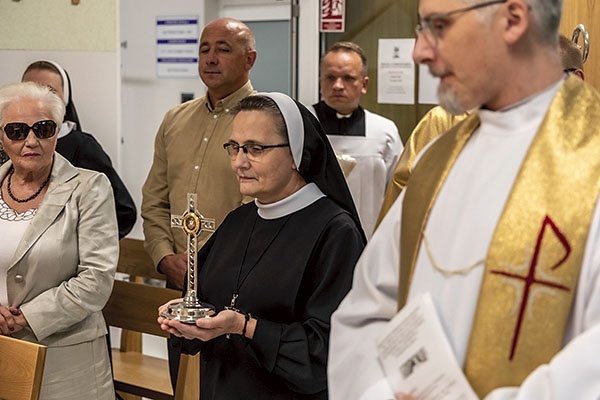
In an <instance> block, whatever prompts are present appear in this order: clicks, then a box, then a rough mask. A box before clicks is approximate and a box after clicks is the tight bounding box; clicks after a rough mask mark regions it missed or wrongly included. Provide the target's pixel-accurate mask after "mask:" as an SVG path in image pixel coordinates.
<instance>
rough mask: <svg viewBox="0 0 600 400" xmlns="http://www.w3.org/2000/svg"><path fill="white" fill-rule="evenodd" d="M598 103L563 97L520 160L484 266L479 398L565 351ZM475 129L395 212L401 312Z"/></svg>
mask: <svg viewBox="0 0 600 400" xmlns="http://www.w3.org/2000/svg"><path fill="white" fill-rule="evenodd" d="M599 102H600V96H599V95H598V93H597V92H595V91H594V90H593V89H592V88H591V87H590V86H588V85H586V84H584V83H583V82H582V81H581V80H579V79H578V78H576V77H570V78H568V79H567V81H566V82H565V84H564V85H563V86H562V87H561V88H560V90H559V92H558V93H557V95H556V96H555V98H554V99H553V101H552V104H551V106H550V111H549V112H548V113H547V115H546V117H545V118H544V120H543V121H542V125H541V126H540V129H539V131H538V133H537V134H536V137H535V138H534V140H533V143H532V145H531V146H530V148H529V151H528V153H527V155H526V157H525V160H524V162H523V165H522V166H521V170H520V171H519V173H518V176H517V179H516V182H515V185H514V187H513V189H512V192H511V194H510V196H509V199H508V202H507V204H506V206H505V208H504V211H503V213H502V216H501V218H500V221H499V223H498V226H497V227H496V230H495V232H494V235H493V238H492V242H491V244H490V249H489V253H488V254H487V256H486V262H485V272H484V278H483V282H482V284H481V288H480V292H479V300H478V304H477V310H476V312H475V318H474V321H473V326H472V329H471V337H470V341H469V347H468V350H467V354H466V361H465V366H464V369H465V374H466V376H467V378H468V380H469V382H470V383H471V385H472V386H473V388H474V389H475V391H476V392H477V394H478V395H479V396H481V397H484V396H485V395H486V394H488V393H489V392H490V391H491V390H493V389H494V388H497V387H502V386H519V385H520V384H521V382H522V381H523V379H524V378H525V377H526V376H527V375H528V374H529V373H530V372H531V371H532V370H533V369H534V368H536V367H537V366H539V365H540V364H543V363H547V362H548V361H549V360H550V359H551V357H552V356H553V355H554V354H556V353H557V352H558V351H559V350H560V349H561V346H562V341H563V336H564V332H565V328H566V325H567V322H568V318H569V313H570V309H571V303H572V301H573V296H574V294H575V290H576V285H577V280H578V276H579V270H580V267H581V263H582V260H583V255H584V252H585V244H586V240H587V236H588V231H589V228H590V222H591V219H592V214H593V212H594V209H595V206H596V202H597V200H598V194H599V192H600V135H599V134H598V131H597V130H598V127H599V126H600V107H599V106H598V104H599ZM478 126H479V118H478V117H477V115H476V114H475V115H471V116H469V117H468V118H467V119H466V120H465V121H464V122H463V123H462V124H460V125H458V126H457V127H455V128H454V129H452V130H451V131H449V132H448V133H447V134H445V135H443V136H441V137H440V139H439V140H438V142H437V143H436V144H435V145H434V146H432V147H431V148H430V149H429V150H428V151H427V152H426V153H425V154H424V155H423V157H422V159H421V160H420V161H419V163H418V164H417V166H416V168H415V170H414V172H413V175H412V176H411V182H412V183H413V184H412V185H408V186H407V189H406V194H405V196H406V197H405V199H404V206H403V209H402V227H401V229H402V233H401V243H400V255H401V256H400V282H399V307H402V306H403V305H404V304H405V303H406V298H407V295H408V290H409V285H410V282H411V280H412V276H413V270H414V266H415V262H416V259H417V255H418V251H419V247H420V243H421V239H422V233H423V230H424V227H425V225H426V223H427V219H428V217H429V213H430V211H431V208H432V206H433V204H434V203H435V199H436V197H437V195H438V193H439V190H440V188H441V187H442V185H443V183H444V181H445V179H446V177H447V175H448V173H449V171H450V169H451V168H452V165H453V164H454V162H455V161H456V159H457V157H458V155H459V154H460V152H461V150H462V149H463V147H464V145H465V144H466V143H467V141H468V139H469V138H470V136H471V134H472V133H473V132H474V131H475V130H476V129H477V127H478Z"/></svg>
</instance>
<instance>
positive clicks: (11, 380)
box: [0, 335, 46, 400]
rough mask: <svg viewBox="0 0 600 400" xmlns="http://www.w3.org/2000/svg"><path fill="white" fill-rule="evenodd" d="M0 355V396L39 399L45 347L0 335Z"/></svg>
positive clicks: (0, 397)
mask: <svg viewBox="0 0 600 400" xmlns="http://www.w3.org/2000/svg"><path fill="white" fill-rule="evenodd" d="M0 354H1V356H0V399H3V400H37V399H39V397H40V389H41V387H42V376H43V372H44V363H45V361H46V346H42V345H40V344H37V343H31V342H26V341H24V340H19V339H15V338H12V337H10V336H3V335H0Z"/></svg>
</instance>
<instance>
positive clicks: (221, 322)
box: [157, 299, 245, 342]
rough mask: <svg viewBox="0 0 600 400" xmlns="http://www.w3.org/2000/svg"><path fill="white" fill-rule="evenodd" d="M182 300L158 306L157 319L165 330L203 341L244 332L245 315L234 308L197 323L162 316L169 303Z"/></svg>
mask: <svg viewBox="0 0 600 400" xmlns="http://www.w3.org/2000/svg"><path fill="white" fill-rule="evenodd" d="M180 301H182V299H175V300H171V301H169V302H168V303H166V304H163V305H162V306H160V307H159V308H158V319H157V321H158V323H159V324H160V328H161V329H162V330H163V331H167V332H169V333H170V334H172V335H174V336H177V337H183V338H185V339H200V340H202V341H203V342H206V341H209V340H211V339H214V338H216V337H219V336H222V335H226V334H228V333H229V334H234V335H241V334H242V331H243V329H244V322H245V317H244V315H243V314H240V313H238V312H235V311H233V310H223V311H221V312H219V313H218V314H216V315H214V316H210V317H207V318H200V319H198V320H197V321H196V323H195V324H185V323H183V322H180V321H177V320H173V319H168V318H165V317H163V316H162V314H163V313H164V312H166V311H167V307H168V306H169V304H171V303H174V302H180Z"/></svg>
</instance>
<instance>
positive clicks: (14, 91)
mask: <svg viewBox="0 0 600 400" xmlns="http://www.w3.org/2000/svg"><path fill="white" fill-rule="evenodd" d="M23 100H33V101H37V102H38V104H40V105H41V106H43V107H44V108H45V109H46V110H47V111H48V112H49V113H50V115H51V117H52V120H53V121H54V122H56V124H57V125H58V126H60V125H61V124H62V121H63V118H64V116H65V103H64V101H63V99H61V98H60V97H59V96H58V95H57V94H56V93H55V92H54V91H53V90H52V89H51V88H49V87H48V86H44V85H40V84H37V83H35V82H19V83H11V84H9V85H6V86H3V87H2V88H0V126H2V125H4V123H3V118H4V111H5V110H6V108H7V107H8V106H10V105H11V104H13V103H15V102H18V101H23Z"/></svg>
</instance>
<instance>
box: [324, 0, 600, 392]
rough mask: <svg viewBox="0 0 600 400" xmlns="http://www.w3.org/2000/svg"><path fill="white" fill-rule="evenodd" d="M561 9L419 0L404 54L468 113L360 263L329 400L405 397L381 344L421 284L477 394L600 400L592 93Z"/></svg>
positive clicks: (557, 5)
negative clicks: (561, 43)
mask: <svg viewBox="0 0 600 400" xmlns="http://www.w3.org/2000/svg"><path fill="white" fill-rule="evenodd" d="M561 8H562V1H561V0H495V1H486V2H482V1H480V0H478V1H475V0H420V2H419V16H420V24H419V25H418V27H417V41H416V44H415V49H414V53H413V57H414V59H415V61H416V62H418V63H421V64H425V65H427V66H428V67H429V69H430V71H431V72H432V73H433V74H434V75H436V76H439V77H440V78H441V79H440V86H439V88H438V95H439V100H440V104H441V105H442V106H444V108H446V109H447V110H448V111H450V112H453V113H460V112H462V110H467V109H468V110H471V109H475V111H474V112H473V113H471V114H470V115H469V117H468V118H466V119H465V120H464V121H463V122H461V123H459V124H458V125H456V126H455V127H454V128H453V129H452V130H450V131H449V132H448V133H447V134H445V135H442V136H440V137H439V138H438V139H437V140H435V141H434V142H432V143H431V144H430V145H429V146H427V147H426V148H425V149H424V150H423V151H422V152H421V153H420V154H419V156H418V159H417V161H416V165H415V168H414V170H413V172H412V175H411V177H410V179H409V181H408V185H407V187H406V189H405V190H404V191H403V192H402V193H401V194H400V197H399V198H398V199H397V201H396V202H395V203H394V205H393V206H392V208H391V209H390V211H389V212H388V214H387V216H386V217H385V218H384V220H383V221H382V223H381V225H380V226H379V228H378V229H377V230H376V231H375V234H374V236H373V238H372V239H371V240H370V242H369V244H368V245H367V247H366V248H365V251H364V252H363V254H362V256H361V258H360V260H359V262H358V264H357V267H356V269H355V275H354V281H353V287H352V289H351V291H350V293H349V294H348V295H347V297H346V298H345V299H344V301H343V302H342V303H341V304H340V306H339V308H338V310H337V311H336V312H335V313H334V315H333V316H332V331H331V340H330V350H329V360H328V363H329V364H328V384H329V396H330V399H331V400H338V399H365V400H366V399H368V400H378V399H386V400H388V399H394V398H395V396H397V397H396V398H400V394H399V393H394V390H393V388H392V386H391V384H390V379H389V378H388V377H386V375H385V373H384V371H383V369H382V366H381V364H380V362H379V360H378V353H377V348H376V340H378V339H379V337H380V336H381V333H382V331H383V328H384V327H385V326H386V324H388V322H389V320H390V319H391V318H393V317H394V315H395V314H396V313H397V312H398V310H399V309H401V308H402V307H403V306H404V305H405V304H407V303H409V302H411V301H413V300H415V299H417V298H418V297H420V296H421V295H422V294H424V293H427V292H428V293H430V295H431V297H432V299H433V303H434V306H435V309H436V311H437V315H438V317H439V319H440V321H441V325H442V327H443V330H444V332H445V335H446V337H447V339H448V341H449V343H450V346H451V348H452V350H453V353H454V356H455V358H456V360H457V362H458V364H459V365H460V366H461V367H462V370H463V372H464V374H465V376H466V378H467V380H468V382H469V384H470V385H471V387H472V388H473V390H474V391H475V393H476V394H477V396H478V397H479V398H482V399H486V400H499V399H502V400H504V399H535V400H545V399H578V400H582V399H583V400H584V399H598V398H600V345H599V343H600V208H599V205H598V196H599V193H600V134H599V132H598V129H600V128H599V127H600V95H599V94H598V93H597V92H596V91H595V90H594V89H593V88H592V87H591V86H589V85H588V84H586V83H584V82H583V81H581V80H580V79H578V78H576V77H573V76H568V75H565V74H564V73H563V70H562V68H561V62H560V58H559V55H558V25H559V21H560V14H561ZM408 394H411V393H408ZM417 400H419V399H418V398H417Z"/></svg>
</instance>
